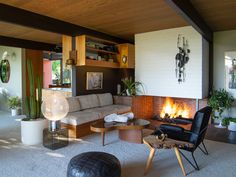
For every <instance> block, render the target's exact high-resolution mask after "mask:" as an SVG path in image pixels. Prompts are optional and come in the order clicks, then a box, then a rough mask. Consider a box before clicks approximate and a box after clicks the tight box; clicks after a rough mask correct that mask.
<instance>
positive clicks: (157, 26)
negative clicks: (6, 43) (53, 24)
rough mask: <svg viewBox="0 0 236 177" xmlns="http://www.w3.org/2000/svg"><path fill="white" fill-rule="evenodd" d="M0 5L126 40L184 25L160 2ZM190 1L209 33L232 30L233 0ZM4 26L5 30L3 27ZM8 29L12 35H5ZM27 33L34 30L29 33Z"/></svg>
mask: <svg viewBox="0 0 236 177" xmlns="http://www.w3.org/2000/svg"><path fill="white" fill-rule="evenodd" d="M0 2H1V3H3V4H8V5H11V6H14V7H17V8H22V9H24V10H28V11H31V12H35V13H38V14H41V15H46V16H49V17H52V18H56V19H60V20H63V21H66V22H70V23H73V24H77V25H81V26H84V27H87V28H91V29H94V30H97V31H101V32H104V33H107V34H111V35H113V36H117V37H121V38H124V39H128V40H130V39H131V40H132V39H133V38H134V34H136V33H142V32H148V31H155V30H162V29H168V28H174V27H182V26H186V25H188V24H187V23H186V22H185V21H184V19H183V18H182V17H180V16H179V15H177V14H176V12H175V11H174V10H172V9H171V7H169V6H168V5H167V4H166V2H165V1H164V0H79V1H78V0H40V1H38V0H7V1H5V0H0ZM191 2H192V4H193V5H194V7H195V8H196V9H197V11H198V12H199V13H200V14H201V16H202V18H203V19H204V20H205V22H206V23H207V24H208V25H209V26H210V28H211V29H212V30H213V31H219V30H231V29H236V23H234V22H235V20H236V16H235V15H234V12H235V9H236V0H220V1H216V0H207V1H206V0H191ZM5 25H6V27H3V26H5ZM0 26H1V30H0V35H3V34H5V35H6V36H9V35H10V37H21V38H26V39H31V40H37V41H39V40H40V41H44V42H50V43H58V39H59V38H58V36H57V35H55V34H49V33H47V35H44V33H45V34H46V32H42V31H40V30H33V29H30V28H25V27H19V26H17V25H14V26H10V25H9V24H6V23H0ZM9 29H11V30H10V31H12V32H9V31H8V30H9ZM14 30H15V32H14ZM24 30H25V31H24ZM31 30H32V31H34V32H32V34H30V31H31ZM16 31H20V32H19V34H14V33H18V32H16ZM20 33H29V34H20ZM14 35H15V36H14ZM35 36H37V37H35ZM34 37H35V38H34ZM39 38H40V39H39ZM45 38H46V39H45Z"/></svg>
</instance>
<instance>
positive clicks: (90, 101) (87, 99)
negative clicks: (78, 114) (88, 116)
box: [77, 94, 99, 110]
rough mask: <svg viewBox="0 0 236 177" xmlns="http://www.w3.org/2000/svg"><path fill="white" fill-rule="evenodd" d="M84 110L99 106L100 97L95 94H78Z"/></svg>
mask: <svg viewBox="0 0 236 177" xmlns="http://www.w3.org/2000/svg"><path fill="white" fill-rule="evenodd" d="M77 98H78V99H79V103H80V107H81V109H82V110H84V109H89V108H95V107H99V101H98V97H97V95H95V94H91V95H83V96H78V97H77Z"/></svg>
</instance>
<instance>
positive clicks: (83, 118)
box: [61, 111, 101, 125]
mask: <svg viewBox="0 0 236 177" xmlns="http://www.w3.org/2000/svg"><path fill="white" fill-rule="evenodd" d="M100 117H101V116H100V115H99V113H96V112H84V111H78V112H71V113H68V114H67V116H66V117H65V118H63V119H62V120H61V122H63V123H65V124H70V125H80V124H84V123H87V122H91V121H94V120H98V119H99V118H100Z"/></svg>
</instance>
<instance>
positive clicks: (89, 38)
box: [86, 35, 118, 45]
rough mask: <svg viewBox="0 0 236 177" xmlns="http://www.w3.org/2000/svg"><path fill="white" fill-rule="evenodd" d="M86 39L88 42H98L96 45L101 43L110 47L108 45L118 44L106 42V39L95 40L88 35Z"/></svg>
mask: <svg viewBox="0 0 236 177" xmlns="http://www.w3.org/2000/svg"><path fill="white" fill-rule="evenodd" d="M86 37H87V39H88V40H91V41H95V42H98V43H100V42H102V43H103V44H105V45H110V44H111V45H116V44H118V43H116V42H113V41H108V40H106V39H100V38H96V37H92V36H88V35H87V36H86Z"/></svg>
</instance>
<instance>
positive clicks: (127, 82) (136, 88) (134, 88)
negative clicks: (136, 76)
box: [121, 77, 144, 96]
mask: <svg viewBox="0 0 236 177" xmlns="http://www.w3.org/2000/svg"><path fill="white" fill-rule="evenodd" d="M121 81H122V83H123V84H124V90H123V91H122V93H121V94H124V93H126V94H127V95H128V96H134V95H137V94H139V93H143V92H144V88H143V85H142V83H141V82H138V81H133V79H132V77H130V78H128V77H126V78H124V79H121Z"/></svg>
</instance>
